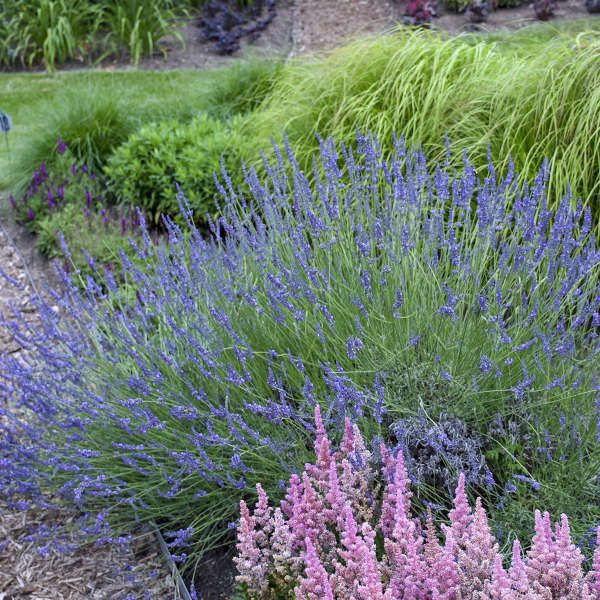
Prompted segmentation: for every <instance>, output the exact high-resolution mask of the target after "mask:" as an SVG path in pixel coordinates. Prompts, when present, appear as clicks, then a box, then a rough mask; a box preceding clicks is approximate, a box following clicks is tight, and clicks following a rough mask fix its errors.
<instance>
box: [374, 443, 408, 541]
mask: <svg viewBox="0 0 600 600" xmlns="http://www.w3.org/2000/svg"><path fill="white" fill-rule="evenodd" d="M411 496H412V493H411V491H410V481H409V479H408V473H407V472H406V467H405V465H404V455H403V454H402V451H399V452H398V456H397V457H396V461H395V469H394V476H393V479H391V478H388V479H387V482H386V490H385V492H384V495H383V504H382V506H381V530H382V532H383V535H384V537H389V536H390V535H392V532H393V531H394V527H395V521H396V512H397V507H396V505H397V502H398V499H399V498H401V499H402V501H403V503H404V510H405V512H406V513H408V512H409V510H410V498H411Z"/></svg>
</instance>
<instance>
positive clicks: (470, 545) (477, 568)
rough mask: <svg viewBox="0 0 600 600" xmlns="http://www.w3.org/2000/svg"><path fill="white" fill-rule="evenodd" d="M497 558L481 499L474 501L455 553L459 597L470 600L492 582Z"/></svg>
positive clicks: (496, 546)
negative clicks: (471, 512) (471, 513)
mask: <svg viewBox="0 0 600 600" xmlns="http://www.w3.org/2000/svg"><path fill="white" fill-rule="evenodd" d="M451 529H452V528H451ZM453 539H454V538H453ZM497 556H498V544H496V540H495V539H494V536H493V535H492V533H491V530H490V526H489V524H488V519H487V514H486V512H485V509H484V508H483V506H482V504H481V498H477V501H476V503H475V514H474V515H473V519H472V521H471V523H470V524H469V526H468V527H467V530H466V532H465V534H464V541H463V543H462V544H461V546H460V547H459V548H458V554H457V564H458V572H459V574H460V592H461V594H462V596H461V597H463V598H471V596H474V595H475V593H476V592H482V591H483V590H484V586H485V582H486V581H488V580H491V579H492V575H493V571H494V564H495V561H496V557H497Z"/></svg>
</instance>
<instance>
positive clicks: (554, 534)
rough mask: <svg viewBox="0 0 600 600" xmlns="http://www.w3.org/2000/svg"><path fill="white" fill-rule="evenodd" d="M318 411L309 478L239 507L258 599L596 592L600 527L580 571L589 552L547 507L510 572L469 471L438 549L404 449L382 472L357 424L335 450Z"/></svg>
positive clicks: (499, 599)
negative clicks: (280, 495)
mask: <svg viewBox="0 0 600 600" xmlns="http://www.w3.org/2000/svg"><path fill="white" fill-rule="evenodd" d="M315 416H316V431H317V435H316V441H315V454H316V457H317V459H316V462H315V464H307V465H306V470H305V471H304V472H303V473H302V477H299V476H298V475H292V477H291V478H290V483H289V487H288V488H287V493H286V496H285V500H283V501H282V502H281V505H280V507H277V508H275V510H273V508H272V507H271V506H269V501H268V500H269V499H268V497H267V495H266V493H265V491H264V490H263V488H262V486H261V485H260V484H257V491H258V502H257V504H256V507H255V509H254V512H253V514H250V511H249V510H248V507H247V505H246V503H245V502H244V500H242V501H241V503H240V508H241V520H240V526H239V529H238V544H237V548H238V552H239V555H238V556H237V557H236V558H235V559H234V560H235V562H236V564H237V567H238V570H239V573H240V574H239V575H238V581H239V582H240V583H241V584H242V585H243V586H244V589H245V590H246V592H247V593H248V594H249V596H250V597H252V598H257V599H263V600H266V599H267V598H278V597H282V596H280V595H278V593H279V594H284V593H285V592H288V593H289V591H290V590H291V588H293V587H294V585H295V584H297V583H298V584H299V585H296V587H295V588H294V593H295V597H296V599H297V600H304V599H306V600H322V599H324V598H326V599H328V600H333V599H334V598H337V599H340V600H341V599H347V600H398V599H402V600H429V599H434V600H458V599H461V598H462V599H465V600H466V599H469V600H525V599H527V600H543V599H547V600H550V599H557V600H558V599H565V600H566V599H569V600H595V599H598V598H600V527H599V528H598V545H597V548H596V551H595V553H594V560H593V564H592V568H591V569H590V571H589V573H588V574H587V575H584V572H583V569H582V565H583V561H584V557H583V554H582V553H581V551H580V550H579V548H577V546H575V544H573V542H572V540H571V534H570V530H569V521H568V518H567V517H566V515H564V514H563V515H561V522H560V524H559V523H557V524H556V526H555V530H554V531H553V530H552V525H551V522H550V515H549V513H548V512H545V513H544V514H543V516H542V514H541V513H540V512H539V511H536V513H535V535H534V537H533V541H532V545H531V549H530V550H529V552H528V553H527V556H526V558H525V560H523V557H522V551H521V544H520V542H519V540H518V539H517V540H515V541H514V543H513V548H512V563H511V566H510V569H509V570H508V572H507V571H506V570H505V569H504V566H503V556H502V554H500V553H499V551H498V544H497V543H496V541H495V539H494V536H493V535H492V533H491V530H490V527H489V524H488V520H487V515H486V511H485V509H484V508H483V506H482V504H481V498H478V499H477V502H476V507H475V511H474V512H473V511H472V509H471V507H470V506H469V502H468V499H467V496H466V494H465V478H464V475H463V474H461V475H460V477H459V482H458V487H457V488H456V493H455V497H454V507H453V509H452V510H451V511H450V513H449V515H448V516H449V520H450V525H449V526H448V525H442V529H443V532H444V536H445V543H444V544H443V545H441V544H440V542H439V541H438V538H437V534H436V531H435V526H434V523H433V520H432V518H431V512H429V514H428V518H427V525H426V527H425V528H423V526H422V524H421V520H420V519H418V518H411V516H410V499H411V496H412V492H411V491H410V480H409V478H408V474H407V471H406V468H405V465H404V460H403V457H402V452H401V451H400V452H398V454H397V456H396V457H394V455H393V454H392V453H390V452H389V450H388V449H387V448H386V447H385V445H383V444H382V445H381V447H380V449H379V452H380V456H379V460H380V462H381V463H382V464H381V471H382V473H383V477H382V478H381V477H378V475H379V473H378V471H379V470H380V469H379V468H377V469H376V468H375V465H374V463H375V461H374V460H373V456H372V455H371V452H369V451H368V450H367V449H366V447H365V443H364V440H363V438H362V435H361V434H360V430H359V429H358V427H356V425H354V426H353V425H352V424H351V423H350V421H349V420H346V425H345V431H344V437H343V439H342V443H341V446H340V449H339V451H337V452H333V451H332V446H331V442H330V441H329V439H328V437H327V434H326V432H325V428H324V427H323V422H322V420H321V414H320V410H319V407H318V406H317V408H316V409H315ZM381 479H383V485H384V492H383V501H382V502H381V504H379V501H378V496H379V495H380V494H379V487H380V480H381ZM377 538H380V539H377ZM290 595H291V594H290ZM290 595H288V596H286V597H290Z"/></svg>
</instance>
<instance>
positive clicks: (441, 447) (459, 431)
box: [390, 411, 494, 492]
mask: <svg viewBox="0 0 600 600" xmlns="http://www.w3.org/2000/svg"><path fill="white" fill-rule="evenodd" d="M390 433H391V434H392V436H391V437H392V441H394V442H396V443H397V445H398V446H399V447H400V448H401V449H402V452H403V453H404V457H405V460H406V462H407V468H408V470H409V473H410V475H411V478H412V479H413V481H415V482H417V483H418V484H419V485H428V486H431V487H434V488H436V489H441V490H443V489H447V490H448V492H451V491H452V486H453V485H454V481H455V480H456V477H457V476H458V474H459V473H463V475H464V477H465V479H466V481H467V483H468V484H469V485H477V486H479V487H490V486H492V485H493V481H494V480H493V474H492V473H491V471H490V469H489V467H488V466H487V464H486V460H485V454H484V452H485V447H486V443H485V439H484V437H483V436H482V435H481V434H479V433H477V432H472V431H469V428H468V427H467V425H466V423H465V422H464V421H463V420H462V419H459V418H458V417H455V416H452V415H449V414H447V413H441V414H440V415H439V416H438V418H437V419H436V420H433V419H431V418H427V415H425V414H424V413H423V412H422V411H420V413H419V414H418V415H417V416H411V417H407V418H405V419H399V420H398V421H396V422H394V423H392V425H391V427H390Z"/></svg>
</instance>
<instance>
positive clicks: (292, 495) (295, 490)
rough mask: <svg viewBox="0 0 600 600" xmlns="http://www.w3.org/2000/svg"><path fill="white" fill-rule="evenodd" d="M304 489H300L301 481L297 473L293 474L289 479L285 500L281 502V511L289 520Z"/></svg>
mask: <svg viewBox="0 0 600 600" xmlns="http://www.w3.org/2000/svg"><path fill="white" fill-rule="evenodd" d="M303 493H304V488H303V487H302V480H301V479H300V477H299V476H298V474H297V473H294V474H293V475H292V476H291V477H290V484H289V486H288V489H287V491H286V494H285V499H284V500H282V501H281V510H283V512H284V513H285V515H286V516H287V517H288V519H289V518H291V517H292V515H293V514H294V506H296V504H298V502H300V500H301V499H302V494H303Z"/></svg>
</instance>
